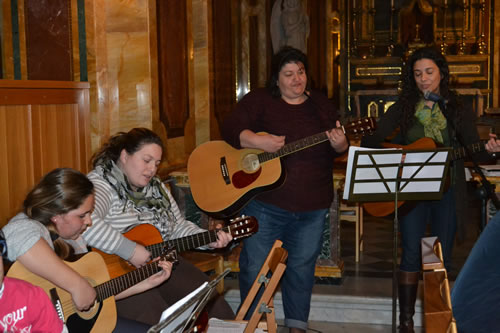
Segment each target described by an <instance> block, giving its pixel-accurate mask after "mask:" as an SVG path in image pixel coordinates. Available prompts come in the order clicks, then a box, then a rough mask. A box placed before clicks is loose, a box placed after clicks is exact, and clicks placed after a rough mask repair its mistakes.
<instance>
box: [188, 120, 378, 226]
mask: <svg viewBox="0 0 500 333" xmlns="http://www.w3.org/2000/svg"><path fill="white" fill-rule="evenodd" d="M375 126H376V122H375V119H374V118H362V119H359V120H356V121H353V122H351V123H349V124H347V125H345V126H343V127H342V129H343V131H344V133H346V135H364V134H367V133H370V132H372V131H373V130H374V129H375ZM258 134H265V133H258ZM327 140H328V137H327V136H326V134H325V132H321V133H318V134H315V135H312V136H309V137H307V138H304V139H301V140H298V141H295V142H292V143H289V144H286V145H284V146H283V147H282V148H281V149H280V150H278V151H276V152H274V153H267V152H263V151H262V150H259V149H235V148H233V147H232V146H230V145H229V144H227V143H226V142H224V141H209V142H206V143H203V144H201V145H199V146H198V147H196V149H195V150H194V151H193V152H192V153H191V155H190V156H189V160H188V166H187V171H188V177H189V184H190V187H191V193H192V195H193V199H194V201H195V203H196V204H197V205H198V207H199V208H200V209H201V210H203V211H205V212H207V213H209V214H210V215H215V216H218V217H228V216H232V215H234V214H236V213H237V212H238V211H239V210H240V209H241V208H242V207H243V206H244V205H245V204H246V203H247V202H248V201H250V199H251V198H253V197H254V196H256V195H257V194H259V193H261V192H263V191H266V190H270V189H273V188H276V187H278V186H279V185H281V184H282V182H283V181H284V179H285V175H284V173H283V172H282V168H281V160H280V158H281V157H283V156H286V155H290V154H293V153H295V152H298V151H300V150H303V149H307V148H309V147H312V146H315V145H317V144H320V143H322V142H325V141H327Z"/></svg>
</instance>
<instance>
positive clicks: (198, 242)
mask: <svg viewBox="0 0 500 333" xmlns="http://www.w3.org/2000/svg"><path fill="white" fill-rule="evenodd" d="M221 230H222V231H225V232H227V233H229V234H231V236H233V239H234V240H237V239H240V238H242V237H247V236H250V235H253V234H254V233H256V232H257V231H258V230H259V226H258V223H257V220H256V219H255V217H253V216H241V217H238V218H236V219H232V220H231V221H230V222H229V225H227V226H226V227H224V228H222V229H221ZM217 232H218V230H210V231H206V232H201V233H198V234H194V235H189V236H185V237H181V238H176V239H171V240H168V241H163V239H162V237H161V234H160V232H159V231H158V229H156V228H155V227H154V226H153V225H151V224H140V225H138V226H136V227H134V228H132V229H131V230H129V231H128V232H126V233H124V234H123V235H124V236H125V237H127V238H128V239H130V240H132V241H134V242H136V243H139V244H141V245H143V246H145V247H146V249H147V250H148V251H149V252H151V254H152V257H153V258H156V257H158V256H159V255H161V253H162V252H163V251H164V249H165V248H174V249H176V250H177V251H178V252H183V251H187V250H192V249H196V248H198V247H200V246H204V245H207V244H210V243H212V242H215V241H217ZM92 251H95V252H97V253H99V254H100V255H101V256H102V257H103V259H104V262H105V263H106V266H107V267H108V271H109V275H110V276H111V277H112V278H115V277H117V276H120V275H122V274H125V273H128V272H131V271H134V270H135V267H134V266H132V265H130V263H129V262H128V261H126V260H124V259H122V258H120V257H119V256H117V255H113V254H108V253H104V252H102V251H99V250H97V249H92Z"/></svg>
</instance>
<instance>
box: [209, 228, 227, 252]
mask: <svg viewBox="0 0 500 333" xmlns="http://www.w3.org/2000/svg"><path fill="white" fill-rule="evenodd" d="M232 240H233V236H231V234H228V233H227V232H224V231H222V230H219V231H218V232H217V241H216V242H213V243H210V244H208V246H209V247H211V248H214V249H219V248H222V247H226V246H227V244H229V242H231V241H232Z"/></svg>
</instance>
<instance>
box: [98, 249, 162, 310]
mask: <svg viewBox="0 0 500 333" xmlns="http://www.w3.org/2000/svg"><path fill="white" fill-rule="evenodd" d="M158 256H159V254H158ZM161 269H162V268H161V267H160V266H159V265H158V261H155V262H152V263H150V264H147V265H145V266H142V267H140V268H138V269H135V270H133V271H131V272H129V273H127V274H124V275H121V276H119V277H117V278H114V279H112V280H109V281H107V282H105V283H101V284H100V285H97V286H96V287H95V290H96V293H97V300H98V301H99V302H101V301H104V300H105V299H106V298H108V297H111V296H116V295H118V294H119V293H121V292H122V291H124V290H125V289H128V288H130V287H132V286H133V285H136V284H137V283H139V282H141V281H143V280H145V279H147V278H148V277H150V276H151V275H153V274H155V273H158V272H159V271H161Z"/></svg>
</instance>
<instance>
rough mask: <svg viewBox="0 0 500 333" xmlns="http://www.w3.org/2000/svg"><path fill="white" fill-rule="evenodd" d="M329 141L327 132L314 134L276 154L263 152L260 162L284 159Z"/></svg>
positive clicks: (286, 146) (290, 144) (283, 148)
mask: <svg viewBox="0 0 500 333" xmlns="http://www.w3.org/2000/svg"><path fill="white" fill-rule="evenodd" d="M326 140H328V137H327V136H326V133H325V132H321V133H318V134H314V135H311V136H308V137H306V138H303V139H300V140H297V141H294V142H292V143H289V144H286V145H284V146H283V147H282V148H281V149H280V150H278V151H276V152H274V153H267V152H263V153H260V154H259V162H261V163H263V162H266V161H270V160H272V159H274V158H277V157H282V156H286V155H290V154H293V153H295V152H298V151H299V150H303V149H306V148H309V147H312V146H315V145H317V144H320V143H322V142H325V141H326Z"/></svg>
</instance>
